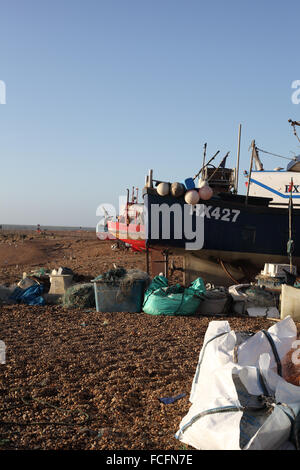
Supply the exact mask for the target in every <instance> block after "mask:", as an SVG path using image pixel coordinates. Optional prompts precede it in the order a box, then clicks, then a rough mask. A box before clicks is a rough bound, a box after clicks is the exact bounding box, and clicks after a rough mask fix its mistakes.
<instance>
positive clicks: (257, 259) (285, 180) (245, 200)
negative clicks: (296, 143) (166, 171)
mask: <svg viewBox="0 0 300 470" xmlns="http://www.w3.org/2000/svg"><path fill="white" fill-rule="evenodd" d="M299 125H300V123H299ZM283 158H288V157H283ZM288 160H289V162H288V164H287V167H286V169H285V170H284V168H281V167H279V168H275V169H274V170H264V168H263V164H262V162H261V159H260V149H258V147H257V146H256V144H255V141H253V142H252V154H251V163H250V171H249V172H245V177H246V181H245V182H246V187H247V189H246V194H238V191H237V184H236V181H237V168H235V169H233V170H232V172H233V173H232V175H233V178H232V175H230V173H229V176H230V177H229V176H228V175H227V185H226V184H225V185H224V187H225V188H226V190H225V191H224V190H222V187H220V184H219V182H218V181H215V180H212V181H211V182H210V186H212V187H213V194H212V197H211V198H210V199H209V200H201V199H200V200H199V202H198V203H197V204H196V205H191V206H190V212H189V211H186V210H185V209H186V206H187V203H186V198H185V197H184V196H181V197H177V198H174V197H173V196H172V195H171V194H168V195H165V196H163V197H162V196H160V195H159V194H158V193H157V190H156V189H155V188H154V187H151V184H148V186H147V187H145V188H144V204H145V214H146V220H145V227H146V247H147V248H148V249H150V250H152V252H153V250H155V251H156V257H155V263H158V261H159V260H160V261H161V264H160V265H159V264H157V266H159V269H162V266H163V265H164V266H165V272H167V271H168V269H169V266H168V263H169V259H170V255H181V256H183V260H184V262H183V268H181V269H182V270H183V272H184V279H185V283H186V284H188V283H189V282H191V281H192V280H194V279H195V277H197V276H201V277H203V278H204V279H206V280H211V281H212V282H215V283H217V284H220V285H226V284H227V285H230V284H232V283H240V282H251V281H253V280H254V279H255V276H256V275H257V274H258V273H259V271H260V270H262V269H263V267H264V264H265V263H276V264H277V263H278V264H287V265H289V266H290V267H292V263H293V265H294V266H296V268H298V270H299V268H300V244H296V243H295V241H296V236H297V233H300V210H299V207H300V204H299V202H300V201H299V198H300V156H296V157H293V158H289V159H288ZM254 165H255V170H253V166H254ZM206 173H207V172H206ZM213 173H214V174H216V172H215V170H214V171H213ZM203 174H205V172H203ZM203 174H202V176H203ZM205 177H207V175H206V176H205ZM232 179H233V180H234V184H233V185H232ZM225 180H226V178H225ZM187 189H189V190H191V189H192V188H191V187H189V188H188V187H187ZM196 189H197V188H196ZM162 205H164V207H168V208H169V209H170V210H169V212H168V211H166V210H165V211H164V213H163V214H162V213H160V214H159V215H158V212H159V211H158V210H157V208H158V207H162ZM174 207H178V209H177V210H176V211H174ZM154 209H155V213H154ZM158 217H160V218H159V219H158ZM197 218H202V220H203V244H202V245H201V246H200V247H199V246H197V244H196V243H195V249H193V240H191V238H190V234H189V236H188V237H187V236H186V234H185V231H184V227H185V226H186V225H188V224H190V225H191V226H192V227H194V228H195V227H196V225H197ZM187 219H190V220H187ZM153 224H154V225H155V230H153V227H152V226H153ZM166 225H168V227H169V228H168V233H167V235H168V236H165V234H166V231H165V230H164V227H165V226H166ZM157 227H158V228H157ZM178 233H180V236H178ZM194 242H196V238H195V240H194ZM187 247H188V248H187ZM158 253H159V255H158ZM152 269H155V265H152ZM175 269H176V268H175Z"/></svg>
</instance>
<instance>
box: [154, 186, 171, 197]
mask: <svg viewBox="0 0 300 470" xmlns="http://www.w3.org/2000/svg"><path fill="white" fill-rule="evenodd" d="M156 190H157V193H158V194H159V195H160V196H167V195H168V194H169V192H170V184H169V183H159V185H158V186H157V188H156Z"/></svg>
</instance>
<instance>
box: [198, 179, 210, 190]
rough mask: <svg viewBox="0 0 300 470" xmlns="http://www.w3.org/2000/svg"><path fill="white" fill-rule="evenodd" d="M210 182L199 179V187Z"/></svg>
mask: <svg viewBox="0 0 300 470" xmlns="http://www.w3.org/2000/svg"><path fill="white" fill-rule="evenodd" d="M207 184H208V183H207V181H205V180H199V181H198V188H199V189H201V188H203V186H206V185H207Z"/></svg>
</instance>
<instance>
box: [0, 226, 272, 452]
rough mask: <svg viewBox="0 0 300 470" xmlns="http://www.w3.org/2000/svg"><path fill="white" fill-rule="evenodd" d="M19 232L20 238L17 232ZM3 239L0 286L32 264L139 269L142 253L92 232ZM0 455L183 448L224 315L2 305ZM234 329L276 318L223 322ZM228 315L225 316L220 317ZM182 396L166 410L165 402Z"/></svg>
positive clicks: (88, 272)
mask: <svg viewBox="0 0 300 470" xmlns="http://www.w3.org/2000/svg"><path fill="white" fill-rule="evenodd" d="M22 235H23V236H22ZM25 235H26V237H24V233H23V234H5V236H3V234H2V235H1V236H0V267H1V271H0V284H5V283H8V284H9V283H13V282H16V281H19V280H20V278H21V277H22V273H23V272H29V271H30V270H32V269H34V268H37V267H44V268H48V269H53V268H57V267H59V266H66V267H69V268H72V269H73V270H74V271H75V272H76V274H77V277H78V279H79V280H80V279H81V280H88V279H92V278H93V277H95V276H96V275H98V274H101V273H103V272H105V271H107V270H108V269H111V268H112V267H113V263H116V264H117V265H119V266H120V265H121V266H124V267H125V268H127V269H130V268H139V269H143V270H145V267H146V265H145V255H144V254H142V253H133V252H123V251H112V250H111V244H112V243H111V242H101V241H99V240H97V239H96V238H95V236H94V234H91V233H71V234H70V233H55V234H50V233H47V234H46V235H39V234H37V233H29V234H28V233H27V234H25ZM0 312H1V313H0V315H1V326H0V339H1V340H3V341H4V342H5V344H6V347H7V354H6V364H4V365H0V449H3V450H4V449H17V450H25V449H42V450H44V449H47V450H66V449H70V450H73V449H76V450H91V449H96V450H123V449H130V450H133V449H134V450H143V449H147V450H183V449H187V446H185V445H183V444H181V443H180V442H179V441H178V440H176V439H175V437H174V434H175V432H176V431H177V430H178V427H179V423H180V421H181V419H182V418H183V417H184V416H185V414H186V413H187V411H188V410H189V407H190V403H189V401H188V396H189V393H190V389H191V384H192V380H193V376H194V373H195V368H196V365H197V361H198V356H199V352H200V348H201V346H202V343H203V337H204V334H205V331H206V329H207V326H208V324H209V322H210V321H211V320H213V319H218V320H220V319H222V318H220V317H218V318H214V317H209V316H208V317H204V316H202V317H200V316H198V317H178V316H177V317H169V316H166V317H164V316H151V315H147V314H145V313H140V314H129V313H98V312H96V311H95V309H83V310H80V309H67V308H64V307H62V306H41V307H40V306H25V305H2V306H1V307H0ZM226 318H227V319H228V320H229V323H230V326H231V327H232V328H233V329H236V330H252V331H258V330H261V329H262V328H265V329H266V328H268V327H269V326H271V325H272V324H273V323H274V322H273V321H271V320H266V319H256V318H234V317H226ZM223 319H225V317H224V318H223ZM181 393H185V394H186V395H185V396H184V397H183V398H181V399H180V400H178V401H176V402H175V403H173V404H169V405H165V404H163V403H161V402H160V401H159V398H161V397H170V396H176V395H178V394H181Z"/></svg>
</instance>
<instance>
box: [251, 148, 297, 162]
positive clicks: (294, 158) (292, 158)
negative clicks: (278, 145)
mask: <svg viewBox="0 0 300 470" xmlns="http://www.w3.org/2000/svg"><path fill="white" fill-rule="evenodd" d="M257 150H258V151H259V152H263V153H266V154H268V155H272V156H273V157H279V158H284V159H285V160H289V161H291V160H295V161H297V158H296V157H284V156H283V155H278V154H277V153H272V152H267V151H266V150H262V149H260V148H258V147H257Z"/></svg>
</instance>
